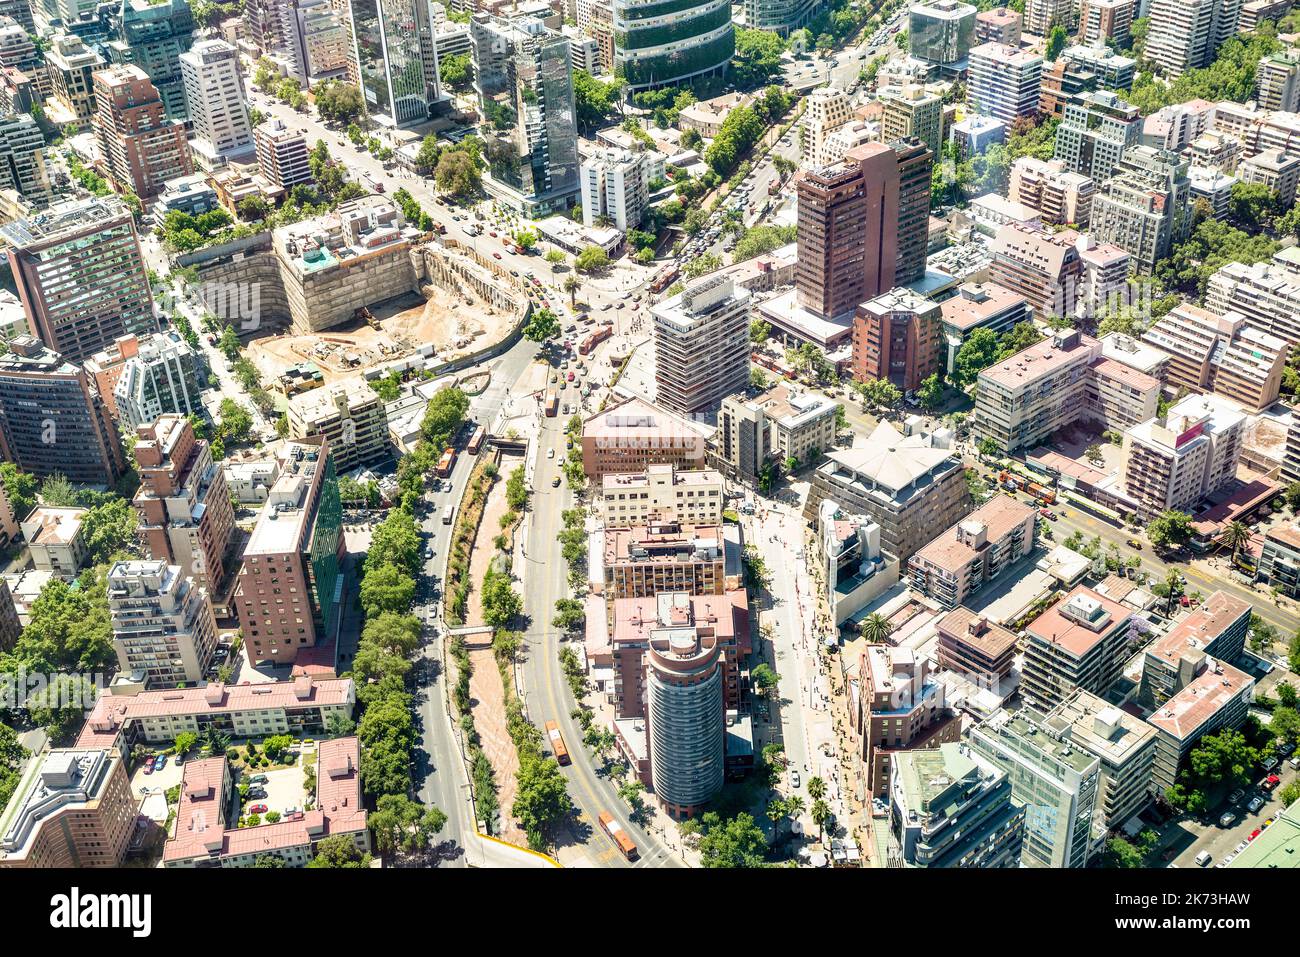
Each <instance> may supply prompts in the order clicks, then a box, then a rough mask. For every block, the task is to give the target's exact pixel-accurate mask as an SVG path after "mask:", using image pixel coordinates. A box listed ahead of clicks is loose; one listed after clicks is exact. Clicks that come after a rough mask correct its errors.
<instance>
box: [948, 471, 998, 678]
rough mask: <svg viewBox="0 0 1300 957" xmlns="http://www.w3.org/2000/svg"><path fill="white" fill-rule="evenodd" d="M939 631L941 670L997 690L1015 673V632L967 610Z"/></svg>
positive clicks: (951, 615)
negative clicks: (966, 677)
mask: <svg viewBox="0 0 1300 957" xmlns="http://www.w3.org/2000/svg"><path fill="white" fill-rule="evenodd" d="M999 497H1001V496H999ZM935 630H936V631H937V632H938V633H939V646H938V654H937V657H938V661H939V666H940V667H941V668H946V669H947V670H949V671H955V672H957V673H958V674H960V675H966V676H968V677H971V678H974V679H975V680H977V681H979V682H982V683H984V684H987V685H990V686H993V687H996V685H997V683H998V682H999V681H1001V680H1002V679H1004V678H1006V676H1007V675H1009V674H1010V673H1011V667H1012V665H1013V664H1014V663H1015V657H1016V646H1017V642H1018V639H1017V638H1016V633H1015V632H1014V631H1011V630H1009V629H1007V628H1003V627H1002V626H1001V625H999V624H998V623H997V622H994V621H989V620H988V618H987V617H986V616H985V615H981V614H977V613H976V612H973V611H971V610H970V609H969V608H965V607H958V608H954V609H953V610H952V611H950V612H948V614H946V615H944V616H943V618H941V619H939V623H938V624H937V625H935Z"/></svg>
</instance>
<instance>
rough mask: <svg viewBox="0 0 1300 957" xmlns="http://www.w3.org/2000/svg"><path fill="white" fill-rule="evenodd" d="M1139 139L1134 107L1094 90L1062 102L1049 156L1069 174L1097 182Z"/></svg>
mask: <svg viewBox="0 0 1300 957" xmlns="http://www.w3.org/2000/svg"><path fill="white" fill-rule="evenodd" d="M1141 139H1142V117H1141V115H1140V114H1139V113H1138V110H1137V107H1135V106H1130V105H1129V104H1127V103H1125V102H1124V101H1123V100H1121V99H1120V98H1119V97H1117V96H1116V95H1115V94H1114V93H1106V92H1101V91H1097V92H1093V93H1087V94H1084V95H1081V96H1078V97H1076V98H1075V99H1074V100H1073V101H1071V102H1068V103H1066V105H1065V116H1064V117H1063V118H1062V120H1061V123H1060V125H1059V126H1057V128H1056V146H1055V149H1054V151H1053V154H1052V155H1053V157H1054V158H1055V159H1058V160H1060V161H1061V162H1062V163H1064V164H1065V168H1066V169H1068V170H1069V171H1070V172H1072V173H1080V174H1082V175H1084V176H1090V177H1092V179H1093V181H1094V182H1098V183H1100V182H1102V181H1103V180H1105V179H1106V178H1107V177H1109V176H1110V175H1111V174H1112V173H1113V172H1114V171H1115V168H1116V167H1117V166H1119V163H1120V160H1122V159H1123V158H1124V151H1125V150H1127V149H1129V148H1130V147H1133V146H1137V145H1138V144H1139V142H1140V140H1141Z"/></svg>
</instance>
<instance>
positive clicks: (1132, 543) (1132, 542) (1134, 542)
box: [1128, 538, 1142, 552]
mask: <svg viewBox="0 0 1300 957" xmlns="http://www.w3.org/2000/svg"><path fill="white" fill-rule="evenodd" d="M1128 547H1129V548H1135V549H1137V550H1138V551H1139V552H1140V551H1142V540H1141V539H1138V538H1130V539H1129V540H1128Z"/></svg>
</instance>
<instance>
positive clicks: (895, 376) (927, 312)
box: [853, 287, 943, 392]
mask: <svg viewBox="0 0 1300 957" xmlns="http://www.w3.org/2000/svg"><path fill="white" fill-rule="evenodd" d="M940 315H941V311H940V308H939V304H938V303H937V302H934V301H933V300H931V299H926V298H925V297H924V296H922V295H920V294H919V293H915V292H912V291H911V290H910V289H907V288H905V287H898V288H896V289H892V290H890V291H889V292H887V293H885V294H884V295H882V296H877V297H876V298H875V299H868V300H867V301H866V302H864V303H862V305H860V306H858V311H857V315H856V316H855V317H854V320H853V377H854V378H855V379H857V380H858V381H859V382H870V381H871V380H873V379H885V380H887V381H889V382H891V383H893V384H894V385H896V386H897V387H898V388H900V389H902V390H903V391H904V392H912V391H915V390H916V389H919V388H920V387H921V383H922V382H924V381H925V380H926V379H927V378H929V377H930V376H932V375H935V374H936V373H938V372H939V371H940V368H941V358H942V353H943V348H942V338H943V337H942V335H941V329H940V322H939V319H940Z"/></svg>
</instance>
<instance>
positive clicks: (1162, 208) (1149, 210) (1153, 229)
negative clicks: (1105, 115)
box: [1092, 146, 1192, 275]
mask: <svg viewBox="0 0 1300 957" xmlns="http://www.w3.org/2000/svg"><path fill="white" fill-rule="evenodd" d="M1187 169H1188V162H1187V160H1185V159H1182V158H1181V157H1179V156H1177V155H1175V154H1173V153H1169V152H1167V151H1165V150H1154V149H1152V148H1151V147H1149V146H1135V147H1131V148H1130V149H1127V150H1125V151H1124V158H1123V159H1122V160H1120V164H1119V167H1118V168H1117V171H1116V173H1115V175H1114V176H1112V177H1111V178H1110V179H1108V180H1106V181H1105V182H1104V183H1102V184H1101V187H1100V188H1099V189H1098V190H1097V195H1096V197H1095V198H1094V199H1093V201H1092V233H1093V235H1094V236H1095V237H1096V238H1097V239H1098V240H1099V241H1101V242H1108V243H1114V244H1115V245H1116V246H1119V247H1120V248H1121V249H1125V250H1127V251H1128V253H1129V255H1131V256H1132V257H1133V268H1134V269H1135V271H1137V272H1139V273H1142V274H1144V275H1150V274H1151V273H1152V272H1153V271H1154V270H1155V267H1156V263H1158V262H1160V260H1162V259H1164V258H1165V257H1166V256H1168V255H1169V251H1170V250H1171V249H1172V248H1173V246H1174V245H1175V244H1176V243H1180V242H1182V241H1183V240H1185V239H1186V238H1187V235H1188V233H1189V232H1190V231H1191V225H1192V216H1191V209H1190V206H1191V203H1190V201H1189V198H1188V197H1189V192H1190V186H1189V183H1188V179H1187Z"/></svg>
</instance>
